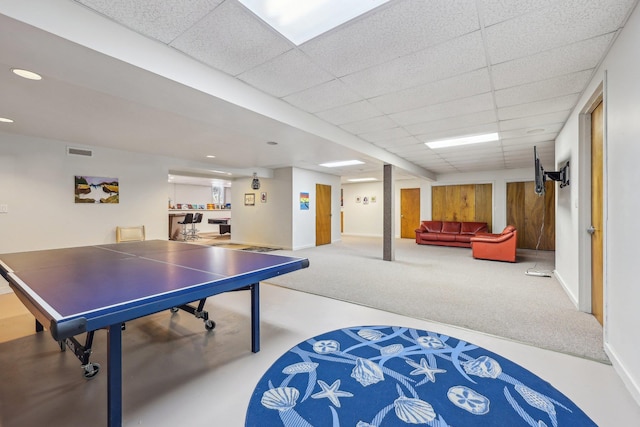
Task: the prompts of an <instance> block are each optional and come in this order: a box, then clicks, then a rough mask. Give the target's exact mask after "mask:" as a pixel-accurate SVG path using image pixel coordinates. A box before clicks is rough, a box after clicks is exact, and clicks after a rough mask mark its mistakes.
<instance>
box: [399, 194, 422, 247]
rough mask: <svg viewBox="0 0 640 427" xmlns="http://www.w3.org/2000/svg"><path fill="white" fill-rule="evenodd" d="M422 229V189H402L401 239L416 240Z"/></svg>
mask: <svg viewBox="0 0 640 427" xmlns="http://www.w3.org/2000/svg"><path fill="white" fill-rule="evenodd" d="M418 227H420V189H419V188H401V189H400V237H401V238H402V239H415V237H416V228H418Z"/></svg>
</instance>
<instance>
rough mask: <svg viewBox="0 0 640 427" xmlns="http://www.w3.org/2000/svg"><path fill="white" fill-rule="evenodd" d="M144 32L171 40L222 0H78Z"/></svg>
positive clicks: (163, 39)
mask: <svg viewBox="0 0 640 427" xmlns="http://www.w3.org/2000/svg"><path fill="white" fill-rule="evenodd" d="M75 1H76V2H78V3H81V4H84V5H85V6H87V7H89V8H91V9H93V10H95V11H96V12H99V13H101V14H103V15H105V16H107V17H109V18H111V19H113V20H114V21H116V22H118V23H120V24H122V25H124V26H125V27H129V28H131V29H132V30H134V31H137V32H139V33H140V34H144V35H145V36H148V37H151V38H154V39H157V40H160V41H161V42H163V43H165V44H168V43H170V42H171V41H172V40H173V39H175V38H176V37H178V36H179V35H180V34H181V33H183V32H184V31H186V30H187V29H188V28H190V27H191V26H192V25H194V24H195V23H197V22H198V21H200V20H201V19H202V18H203V17H204V16H206V15H207V14H208V13H209V12H211V11H212V10H213V9H215V8H216V7H217V6H218V5H219V4H220V3H222V2H223V0H178V1H175V0H174V1H157V0H75Z"/></svg>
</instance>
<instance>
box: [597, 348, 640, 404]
mask: <svg viewBox="0 0 640 427" xmlns="http://www.w3.org/2000/svg"><path fill="white" fill-rule="evenodd" d="M604 352H605V353H606V354H607V356H609V360H610V361H611V364H612V365H613V369H614V370H615V371H616V373H617V374H618V376H619V377H620V379H621V380H622V382H623V383H624V385H625V387H627V390H629V393H630V394H631V397H632V398H633V399H634V400H635V401H636V403H637V404H638V405H639V406H640V384H638V382H637V381H636V380H635V379H634V378H633V377H632V376H631V374H630V373H629V370H627V369H626V367H625V365H624V363H622V362H621V361H620V359H619V358H618V357H617V355H616V352H615V350H614V349H613V348H612V347H611V346H610V345H609V344H608V343H606V342H605V343H604Z"/></svg>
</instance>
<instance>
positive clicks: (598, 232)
mask: <svg viewBox="0 0 640 427" xmlns="http://www.w3.org/2000/svg"><path fill="white" fill-rule="evenodd" d="M603 117H604V113H603V108H602V102H601V103H600V104H599V105H598V106H597V107H596V109H595V110H593V112H592V113H591V226H592V227H593V230H594V231H593V234H592V235H591V313H592V314H593V315H594V316H595V318H596V319H597V320H598V322H600V324H601V325H603V324H604V284H603V280H604V279H603V268H602V267H603V240H604V236H603V219H602V218H603V209H602V208H603V180H602V173H603V149H602V145H603V144H602V140H603V133H604V131H603Z"/></svg>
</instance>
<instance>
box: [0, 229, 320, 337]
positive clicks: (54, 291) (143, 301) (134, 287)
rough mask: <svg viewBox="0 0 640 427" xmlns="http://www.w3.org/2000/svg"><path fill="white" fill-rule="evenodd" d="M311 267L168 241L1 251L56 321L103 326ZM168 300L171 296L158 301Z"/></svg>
mask: <svg viewBox="0 0 640 427" xmlns="http://www.w3.org/2000/svg"><path fill="white" fill-rule="evenodd" d="M307 266H308V260H306V259H303V258H296V257H287V256H281V255H273V254H264V253H256V252H248V251H239V250H230V249H223V248H216V247H211V246H204V245H193V244H188V243H181V242H173V241H162V240H155V241H154V240H151V241H144V242H129V243H117V244H106V245H97V246H87V247H78V248H64V249H53V250H43V251H34V252H22V253H14V254H2V255H0V269H1V270H3V275H4V276H6V277H7V279H8V280H9V282H10V284H11V285H12V287H14V289H15V287H17V288H18V291H19V292H20V293H22V294H23V295H22V296H23V297H25V296H26V298H28V299H29V303H30V304H31V305H33V306H35V307H36V309H37V310H38V311H41V312H42V313H41V314H44V316H45V317H46V318H47V319H48V320H50V321H53V322H64V321H65V320H70V319H73V318H78V317H83V318H86V319H89V320H90V321H92V322H93V323H94V324H93V326H94V327H96V328H98V327H104V326H107V325H108V324H110V323H109V322H113V321H114V319H116V318H115V317H114V318H111V319H110V317H109V316H110V315H113V314H115V313H118V312H119V311H122V310H129V311H131V310H132V307H135V306H148V307H147V308H145V309H144V310H147V311H148V312H140V311H133V312H134V313H135V317H140V316H142V315H146V314H151V313H152V312H155V311H160V310H162V309H165V308H167V307H169V306H167V307H164V305H167V304H174V303H176V304H177V303H178V300H180V301H181V302H180V304H183V303H187V302H191V301H195V300H197V299H200V298H203V297H206V296H211V295H215V294H217V293H220V292H225V291H228V290H233V289H237V288H238V287H241V286H248V285H250V284H252V283H257V282H258V281H260V280H265V279H266V278H269V277H273V276H276V275H279V274H284V273H287V272H290V271H294V270H297V269H300V268H305V267H307ZM19 296H20V295H19ZM180 298H182V299H180ZM190 298H193V299H191V300H189V299H190ZM163 300H170V301H165V304H164V305H162V306H159V305H157V304H160V302H161V301H163ZM23 302H24V301H23ZM154 304H156V305H154ZM154 310H155V311H154ZM125 317H126V316H125ZM132 318H133V317H132ZM91 319H95V320H91ZM116 320H118V321H125V320H128V319H126V318H123V319H116Z"/></svg>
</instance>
